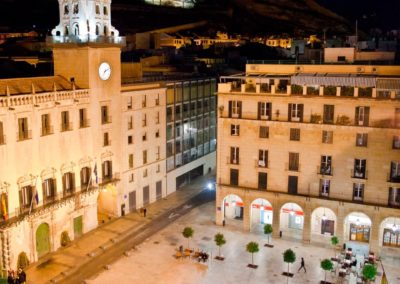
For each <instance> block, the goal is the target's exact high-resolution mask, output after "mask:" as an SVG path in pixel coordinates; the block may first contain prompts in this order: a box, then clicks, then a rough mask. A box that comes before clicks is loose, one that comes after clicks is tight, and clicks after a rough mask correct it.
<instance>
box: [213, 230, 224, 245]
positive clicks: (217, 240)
mask: <svg viewBox="0 0 400 284" xmlns="http://www.w3.org/2000/svg"><path fill="white" fill-rule="evenodd" d="M214 241H215V244H216V245H217V246H219V247H221V246H223V245H224V244H226V240H225V237H224V235H223V234H221V233H218V234H216V235H215V236H214Z"/></svg>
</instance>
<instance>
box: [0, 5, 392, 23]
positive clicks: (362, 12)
mask: <svg viewBox="0 0 400 284" xmlns="http://www.w3.org/2000/svg"><path fill="white" fill-rule="evenodd" d="M134 1H135V0H130V1H127V0H113V3H116V4H117V3H127V2H130V3H132V2H134ZM136 1H139V0H136ZM215 1H218V0H215ZM293 1H301V0H293ZM316 1H317V2H318V3H321V4H323V5H324V6H326V7H327V8H330V9H332V10H333V11H334V12H337V13H338V14H339V15H342V16H344V17H345V18H347V19H348V20H350V21H353V22H355V19H358V21H359V24H360V26H361V27H362V26H364V27H366V28H370V27H375V26H378V27H380V28H383V29H400V16H399V11H400V0H316ZM56 24H58V1H57V0H1V8H0V26H6V27H11V28H13V29H30V28H32V27H33V26H34V25H35V26H36V27H37V28H40V29H51V28H53V27H54V26H55V25H56ZM0 31H1V30H0Z"/></svg>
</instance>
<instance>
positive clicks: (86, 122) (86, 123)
mask: <svg viewBox="0 0 400 284" xmlns="http://www.w3.org/2000/svg"><path fill="white" fill-rule="evenodd" d="M89 126H90V120H89V119H83V120H80V121H79V128H86V127H89Z"/></svg>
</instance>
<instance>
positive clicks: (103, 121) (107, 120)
mask: <svg viewBox="0 0 400 284" xmlns="http://www.w3.org/2000/svg"><path fill="white" fill-rule="evenodd" d="M111 122H112V119H111V116H103V117H102V118H101V124H108V123H111Z"/></svg>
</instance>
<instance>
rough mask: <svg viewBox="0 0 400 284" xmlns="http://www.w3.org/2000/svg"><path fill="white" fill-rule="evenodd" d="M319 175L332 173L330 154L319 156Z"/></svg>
mask: <svg viewBox="0 0 400 284" xmlns="http://www.w3.org/2000/svg"><path fill="white" fill-rule="evenodd" d="M319 173H320V174H321V175H331V174H332V157H331V156H321V165H320V172H319Z"/></svg>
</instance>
